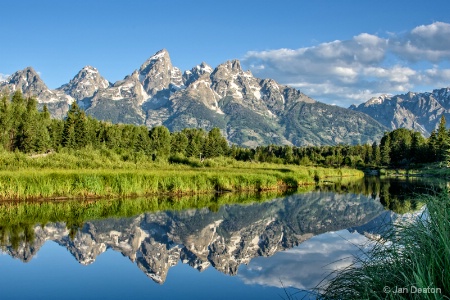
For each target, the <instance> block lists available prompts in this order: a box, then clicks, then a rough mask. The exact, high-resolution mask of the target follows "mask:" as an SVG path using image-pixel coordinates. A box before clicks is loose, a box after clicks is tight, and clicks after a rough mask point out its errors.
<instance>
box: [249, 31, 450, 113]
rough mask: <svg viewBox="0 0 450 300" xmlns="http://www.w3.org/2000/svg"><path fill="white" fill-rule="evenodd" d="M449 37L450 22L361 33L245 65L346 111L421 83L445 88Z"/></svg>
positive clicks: (261, 54)
mask: <svg viewBox="0 0 450 300" xmlns="http://www.w3.org/2000/svg"><path fill="white" fill-rule="evenodd" d="M449 36H450V24H447V23H442V22H436V23H433V24H431V25H423V26H418V27H416V28H414V29H412V30H411V31H410V32H408V33H406V34H403V35H392V34H391V36H390V37H389V38H382V37H379V36H377V35H372V34H368V33H361V34H359V35H357V36H354V37H352V38H351V39H349V40H342V41H340V40H336V41H332V42H329V43H322V44H318V45H316V46H313V47H304V48H299V49H274V50H267V51H249V52H247V54H246V55H245V56H244V58H243V63H244V65H246V66H247V67H248V68H250V70H251V71H252V72H253V74H255V75H256V76H258V77H261V78H273V79H275V80H277V81H279V82H280V83H283V84H287V85H291V86H293V87H296V88H299V89H301V90H302V91H303V92H304V93H305V94H307V95H309V96H311V97H313V98H315V99H316V100H319V101H323V102H326V103H329V104H336V105H340V106H344V107H348V106H349V105H351V104H353V103H356V104H359V103H361V102H365V101H367V100H368V99H369V98H371V97H374V96H378V95H380V94H386V93H389V94H394V93H404V92H407V91H408V90H414V87H415V86H419V85H420V86H424V85H425V84H428V85H433V86H434V88H440V87H444V86H447V85H448V84H449V81H448V77H449V74H448V69H443V67H442V66H441V64H442V63H444V62H448V61H449V60H450V38H448V37H449ZM417 62H422V63H423V65H422V66H421V67H419V66H418V64H417ZM428 65H429V66H428ZM424 66H426V67H424ZM446 80H447V81H446ZM442 85H443V86H442Z"/></svg>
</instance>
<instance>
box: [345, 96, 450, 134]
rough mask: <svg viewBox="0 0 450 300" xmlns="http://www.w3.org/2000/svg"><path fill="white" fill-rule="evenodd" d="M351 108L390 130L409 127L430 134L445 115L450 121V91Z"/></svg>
mask: <svg viewBox="0 0 450 300" xmlns="http://www.w3.org/2000/svg"><path fill="white" fill-rule="evenodd" d="M350 109H352V110H355V111H359V112H363V113H365V114H368V115H369V116H371V117H372V118H374V119H375V120H377V121H378V122H380V123H381V124H383V125H384V126H386V127H388V128H389V129H391V130H392V129H397V128H401V127H403V128H408V129H413V130H416V131H419V132H421V133H422V134H424V135H425V136H428V135H430V133H431V131H432V130H433V129H436V128H437V126H438V124H439V120H440V118H441V116H442V115H444V116H445V117H446V119H447V120H450V88H443V89H436V90H433V91H432V92H431V93H412V92H409V93H407V94H404V95H396V96H386V95H383V96H380V97H376V98H372V99H370V100H369V101H367V102H366V103H363V104H360V105H359V106H354V105H353V106H351V107H350Z"/></svg>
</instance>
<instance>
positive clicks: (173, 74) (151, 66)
mask: <svg viewBox="0 0 450 300" xmlns="http://www.w3.org/2000/svg"><path fill="white" fill-rule="evenodd" d="M138 72H139V81H140V82H141V84H142V86H143V87H144V89H145V91H146V92H147V94H148V95H150V96H154V95H156V94H157V93H158V92H160V91H162V90H163V89H166V88H169V85H171V84H172V85H174V86H177V87H181V86H182V85H183V78H182V74H181V71H180V69H178V68H176V67H174V66H172V62H171V60H170V56H169V52H168V51H167V50H166V49H162V50H160V51H158V52H157V53H156V54H154V55H152V56H151V57H150V58H149V59H147V60H146V61H145V62H144V63H143V64H142V65H141V67H140V68H139V71H138Z"/></svg>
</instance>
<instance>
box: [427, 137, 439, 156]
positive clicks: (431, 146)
mask: <svg viewBox="0 0 450 300" xmlns="http://www.w3.org/2000/svg"><path fill="white" fill-rule="evenodd" d="M437 153H438V140H437V135H436V130H433V131H431V134H430V137H429V138H428V155H427V156H428V159H429V161H430V162H435V161H436V159H437Z"/></svg>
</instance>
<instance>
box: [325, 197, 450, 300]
mask: <svg viewBox="0 0 450 300" xmlns="http://www.w3.org/2000/svg"><path fill="white" fill-rule="evenodd" d="M424 202H425V203H426V204H427V209H426V211H425V212H424V214H423V215H422V217H421V218H419V219H418V220H417V221H416V222H413V223H407V224H402V225H396V227H395V228H394V230H393V231H392V232H391V233H390V234H389V235H387V236H386V237H384V239H383V240H380V241H378V242H377V243H376V245H375V246H374V247H373V248H371V250H370V251H369V252H368V253H366V255H365V256H364V257H363V258H358V259H357V260H356V262H355V264H354V265H352V266H350V267H348V268H346V269H344V270H342V271H338V272H337V274H336V275H337V276H336V277H335V278H334V279H333V280H331V282H330V283H329V284H328V285H327V286H326V287H324V288H323V289H319V291H320V292H321V296H320V297H319V298H320V299H450V275H449V270H450V198H449V195H448V192H444V193H441V194H439V195H436V196H424ZM386 241H387V242H386Z"/></svg>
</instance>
